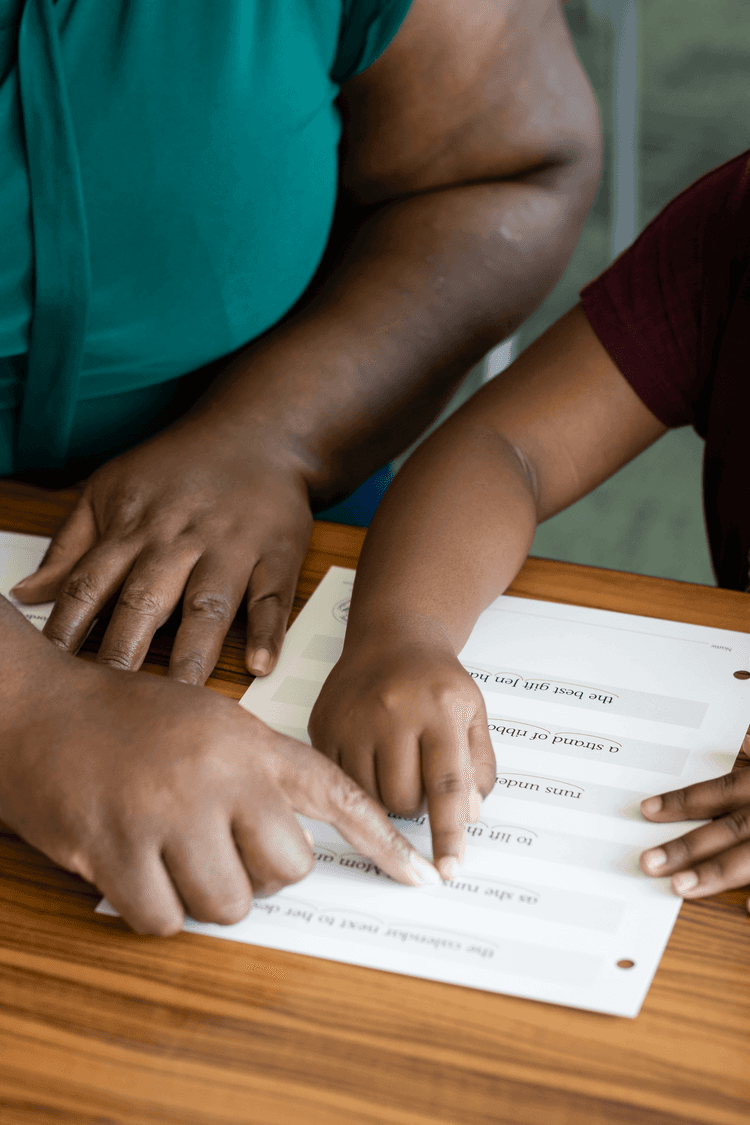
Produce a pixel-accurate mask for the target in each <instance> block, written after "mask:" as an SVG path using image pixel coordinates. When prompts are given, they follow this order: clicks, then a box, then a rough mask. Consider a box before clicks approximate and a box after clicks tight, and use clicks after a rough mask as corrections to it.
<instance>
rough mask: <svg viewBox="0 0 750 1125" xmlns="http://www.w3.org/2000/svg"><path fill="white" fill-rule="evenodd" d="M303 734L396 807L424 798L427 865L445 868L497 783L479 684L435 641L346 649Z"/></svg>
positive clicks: (451, 870) (415, 808) (448, 872)
mask: <svg viewBox="0 0 750 1125" xmlns="http://www.w3.org/2000/svg"><path fill="white" fill-rule="evenodd" d="M309 731H310V737H311V739H312V741H313V745H315V746H316V747H317V748H318V749H319V750H321V751H322V752H323V753H324V754H327V755H328V757H329V758H331V760H332V761H334V762H336V763H337V764H338V765H340V766H341V767H342V768H343V769H344V770H346V772H347V773H348V774H349V776H350V777H352V778H354V780H355V781H356V782H358V783H359V785H361V786H362V788H363V789H364V790H365V791H366V792H367V793H369V794H370V796H372V797H375V798H376V799H377V800H379V801H380V802H381V803H382V804H383V805H385V807H386V808H387V809H389V810H390V811H391V812H392V813H396V814H397V815H398V816H405V817H413V816H415V815H416V814H417V813H418V812H419V810H420V808H421V807H422V805H423V803H424V800H425V798H426V800H427V811H428V813H429V816H430V825H431V828H432V851H433V857H434V862H435V866H436V867H437V868H438V870H439V872H440V874H441V875H442V877H443V878H444V879H450V878H452V877H453V875H454V874H455V871H456V865H457V863H458V862H460V859H461V856H462V854H463V843H464V826H465V825H466V824H467V823H470V822H471V821H474V820H477V819H478V818H479V811H480V807H481V802H482V798H483V797H485V796H486V795H487V794H488V793H489V791H490V790H491V789H492V786H493V785H494V783H495V755H494V752H493V749H492V743H491V742H490V736H489V731H488V729H487V714H486V711H485V707H484V701H483V699H482V695H481V692H480V691H479V689H478V688H477V686H476V685H475V683H474V681H473V680H472V678H471V676H469V675H468V674H467V673H466V672H465V671H464V669H463V668H462V667H461V665H460V664H459V662H458V660H457V659H456V657H455V656H454V655H453V654H452V653H451V652H450V651H447V650H446V649H445V648H444V647H442V646H440V645H434V646H432V645H425V644H424V643H409V642H406V641H402V642H400V643H398V642H393V643H391V644H387V645H385V644H384V645H377V644H372V645H368V644H367V643H366V642H363V643H361V644H358V645H357V646H355V647H354V648H351V647H350V648H349V649H345V650H344V655H343V656H342V657H341V660H340V661H339V663H338V664H337V665H336V667H335V668H334V669H333V671H332V672H331V674H330V676H329V677H328V679H327V680H326V682H325V685H324V686H323V690H322V692H321V694H320V696H319V697H318V701H317V703H316V704H315V707H314V708H313V712H312V715H311V717H310V726H309Z"/></svg>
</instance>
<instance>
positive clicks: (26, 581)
mask: <svg viewBox="0 0 750 1125" xmlns="http://www.w3.org/2000/svg"><path fill="white" fill-rule="evenodd" d="M31 579H32V575H31V574H30V575H29V576H28V578H22V579H21V581H20V582H16V584H15V586H13V587H12V589H11V591H10V592H11V594H15V592H16V590H25V589H26V587H27V586H28V584H29V582H30V581H31Z"/></svg>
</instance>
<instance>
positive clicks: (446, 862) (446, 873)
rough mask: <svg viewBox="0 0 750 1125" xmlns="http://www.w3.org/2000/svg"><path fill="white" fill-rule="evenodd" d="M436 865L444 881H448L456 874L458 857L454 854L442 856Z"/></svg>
mask: <svg viewBox="0 0 750 1125" xmlns="http://www.w3.org/2000/svg"><path fill="white" fill-rule="evenodd" d="M437 866H438V871H439V872H440V876H441V878H442V880H443V882H444V883H449V882H450V880H451V879H455V878H456V875H458V857H457V856H455V855H447V856H444V858H443V859H441V860H440V862H439V863H438V865H437Z"/></svg>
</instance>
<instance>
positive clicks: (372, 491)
mask: <svg viewBox="0 0 750 1125" xmlns="http://www.w3.org/2000/svg"><path fill="white" fill-rule="evenodd" d="M392 480H393V472H392V470H391V466H390V465H386V467H385V468H384V469H381V470H380V472H378V473H375V475H374V476H372V477H370V479H369V480H366V481H365V483H364V484H361V485H360V486H359V488H358V489H357V491H356V492H353V493H352V494H351V496H348V497H347V498H346V500H341V501H340V502H339V503H338V504H334V505H333V507H332V508H326V509H325V511H323V512H317V513H316V515H315V518H316V520H330V521H331V522H332V523H350V524H353V525H354V527H369V526H370V522H371V521H372V517H373V516H374V515H375V511H376V509H377V506H378V504H379V503H380V501H381V500H382V499H383V496H384V495H385V490H386V489H387V487H388V485H389V484H390V483H391V481H392Z"/></svg>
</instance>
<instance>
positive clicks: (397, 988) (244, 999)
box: [0, 483, 750, 1125]
mask: <svg viewBox="0 0 750 1125" xmlns="http://www.w3.org/2000/svg"><path fill="white" fill-rule="evenodd" d="M75 495H76V494H75V492H74V491H68V492H59V493H55V494H51V493H44V492H41V491H39V490H37V489H32V488H31V487H29V486H26V485H20V484H9V483H3V484H0V526H1V527H3V528H6V529H8V530H18V531H28V532H33V533H37V534H50V533H52V532H53V531H54V530H55V528H56V527H57V526H59V524H60V522H61V520H62V519H63V518H64V516H65V515H66V513H67V512H68V511H69V510H70V508H71V506H72V504H73V502H74V500H75ZM362 538H363V533H362V532H361V531H359V530H357V529H354V528H345V527H340V526H337V525H333V524H317V525H316V526H315V530H314V533H313V539H312V543H311V548H310V552H309V554H308V556H307V559H306V561H305V566H304V569H303V572H302V576H301V579H300V585H299V590H298V599H297V603H296V604H297V608H299V606H300V605H301V604H303V603H304V600H305V598H306V597H309V595H310V593H311V591H312V590H313V589H314V587H315V585H316V583H317V582H318V581H319V579H320V578H321V577H322V575H323V574H324V573H325V571H326V570H327V568H328V566H330V565H332V564H339V565H342V566H353V565H355V563H356V559H357V556H358V552H359V549H360V547H361V543H362ZM512 593H514V594H518V595H519V596H522V597H536V598H545V599H550V600H555V601H562V602H569V603H573V604H580V605H589V606H594V607H598V608H603V609H613V610H619V611H622V612H626V613H642V614H648V615H651V616H654V617H662V618H667V619H671V620H684V621H691V622H695V623H698V624H704V625H715V626H719V627H723V628H734V629H742V630H744V631H747V632H750V598H748V597H747V596H745V595H741V594H733V593H728V592H726V591H720V590H715V589H709V588H706V587H701V586H690V585H686V584H681V583H674V582H667V581H664V580H661V579H649V578H641V577H636V576H633V575H627V574H619V573H616V572H613V571H606V570H596V569H591V568H586V567H578V566H571V565H566V564H560V563H554V562H549V561H546V560H538V559H531V560H529V562H528V563H527V564H526V566H525V567H524V569H523V570H522V572H521V574H520V575H519V577H518V579H517V581H516V582H515V583H514V586H513V589H512ZM100 628H101V627H100ZM98 635H99V636H100V635H101V632H99V634H98ZM169 636H170V629H169V627H165V629H164V630H162V632H161V634H160V635H159V637H158V638H157V640H156V642H155V644H154V646H153V649H152V652H151V654H150V657H149V670H151V671H155V672H157V673H158V672H159V671H163V669H164V666H165V662H166V659H167V655H168V651H169ZM96 643H97V635H93V636H92V637H91V638H90V639H89V642H88V645H87V647H88V649H89V654H90V652H91V650H93V649H94V648H95V646H96ZM248 683H249V677H248V676H247V675H246V673H245V672H244V670H243V666H242V627H241V623H238V624H236V625H235V626H234V627H233V629H232V633H231V635H230V637H229V639H228V641H227V644H226V645H225V648H224V652H223V653H222V658H221V662H220V664H219V667H218V668H217V670H216V672H215V674H214V676H213V677H212V679H211V687H213V688H214V689H216V690H219V691H221V692H223V693H224V694H227V695H230V696H234V697H239V696H240V695H241V694H242V692H243V691H244V688H245V687H246V685H247V684H248ZM39 689H40V691H43V690H44V684H41V683H40V685H39ZM0 801H1V795H0ZM0 853H1V857H0V1121H1V1122H2V1125H31V1123H34V1125H37V1123H39V1125H63V1123H64V1125H68V1123H69V1125H240V1123H241V1125H251V1123H252V1125H338V1123H347V1125H376V1123H377V1125H381V1123H393V1125H435V1123H446V1125H687V1123H694V1125H748V1121H750V1050H749V1048H748V1044H749V1043H750V920H748V916H747V914H746V911H745V908H744V901H745V899H746V897H747V891H745V892H744V893H743V892H741V891H736V892H732V893H728V894H723V895H718V896H716V897H715V898H712V899H707V900H704V901H702V902H689V903H686V905H685V906H684V907H683V909H682V911H681V914H680V917H679V920H678V922H677V925H676V927H675V930H674V933H673V935H672V938H671V940H670V942H669V945H668V948H667V951H666V953H665V956H664V959H663V961H662V964H661V966H660V968H659V971H658V973H657V975H656V979H655V981H654V984H653V986H652V988H651V991H650V992H649V995H648V997H647V999H646V1003H645V1005H644V1008H643V1010H642V1012H641V1014H640V1016H639V1017H638V1018H637V1019H635V1020H625V1019H618V1018H615V1017H610V1016H603V1015H597V1014H594V1013H589V1012H579V1011H574V1010H570V1009H567V1008H559V1007H554V1006H552V1005H546V1004H539V1003H534V1002H531V1001H526V1000H520V999H516V998H514V997H507V996H498V995H493V994H488V993H483V992H477V991H472V990H471V989H462V988H458V987H455V986H452V985H444V984H438V983H434V982H430V981H422V980H415V979H412V978H409V977H401V976H396V975H393V974H390V973H382V972H376V971H375V970H370V969H362V968H357V967H354V966H349V965H339V964H336V963H334V962H327V961H322V960H316V959H314V958H308V957H303V956H299V955H295V954H289V953H282V952H278V951H276V950H270V949H264V948H262V947H256V946H247V945H240V944H236V943H233V942H227V941H218V940H215V939H212V938H207V937H202V936H199V935H195V934H181V935H180V936H178V937H175V938H170V939H168V940H164V939H159V938H144V937H138V936H136V935H134V934H131V933H129V932H127V931H126V929H125V927H124V925H123V924H122V923H120V922H119V921H117V920H115V919H111V918H104V917H98V916H96V917H95V916H94V914H93V908H94V905H95V903H96V902H97V900H98V897H99V896H98V894H97V892H96V891H95V890H94V889H93V888H92V887H90V886H88V885H86V884H85V883H83V882H82V881H81V880H80V879H78V878H76V877H74V876H72V875H69V874H67V873H66V872H64V871H61V870H60V869H59V868H57V867H55V866H54V865H53V864H52V863H50V862H49V861H48V860H47V859H45V858H44V857H43V856H42V855H40V854H39V853H38V852H36V851H34V850H33V849H32V848H30V847H28V846H27V845H26V844H24V843H23V842H22V841H21V840H19V839H18V837H16V836H14V835H13V834H12V833H11V832H9V831H7V830H6V831H5V832H4V833H2V837H1V838H0Z"/></svg>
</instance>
